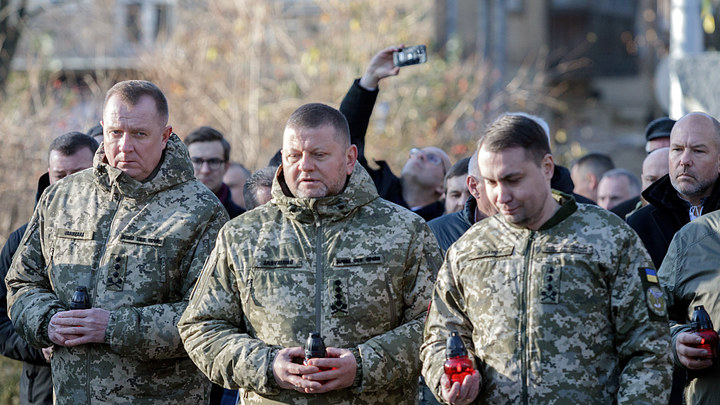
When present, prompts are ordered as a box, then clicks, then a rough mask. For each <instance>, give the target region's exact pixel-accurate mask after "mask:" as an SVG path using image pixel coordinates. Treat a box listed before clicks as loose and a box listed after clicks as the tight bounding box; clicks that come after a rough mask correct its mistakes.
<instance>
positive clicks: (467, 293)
mask: <svg viewBox="0 0 720 405" xmlns="http://www.w3.org/2000/svg"><path fill="white" fill-rule="evenodd" d="M553 194H554V197H555V199H556V200H557V201H558V202H559V203H561V207H560V209H559V210H558V211H557V212H556V213H555V215H554V216H553V217H552V218H550V220H548V221H547V222H546V223H545V224H543V225H542V227H541V228H540V229H539V230H537V231H533V230H530V229H527V228H521V227H517V226H513V225H511V224H510V223H508V222H507V221H506V220H505V218H504V217H503V216H502V215H495V216H493V217H490V218H486V219H484V220H482V221H480V222H478V223H476V224H474V225H473V226H472V227H471V228H470V229H469V230H468V231H467V232H466V233H465V234H464V235H463V236H462V237H460V239H458V241H457V242H456V243H455V244H454V245H453V246H451V247H450V248H449V249H448V252H447V255H446V259H445V263H444V264H443V267H442V268H441V269H440V273H439V274H438V280H437V283H436V285H435V291H434V294H433V301H432V306H431V308H430V311H429V314H428V320H427V324H426V326H425V340H424V344H423V347H422V353H421V357H422V360H423V375H424V376H425V379H426V381H427V383H428V386H429V387H430V388H431V389H432V390H433V392H435V393H438V394H437V395H439V383H440V377H441V375H442V373H443V362H444V361H445V339H446V338H447V336H448V334H449V331H451V330H457V331H458V332H459V333H460V335H461V336H462V338H463V340H464V342H465V344H466V345H467V346H468V351H469V352H470V353H471V354H472V355H471V357H472V358H473V359H474V361H475V362H476V364H477V369H478V371H479V372H480V376H481V389H480V394H479V395H478V398H477V400H476V403H487V404H541V403H542V404H545V403H566V402H567V401H569V400H570V399H572V402H573V403H583V404H586V403H587V404H610V403H616V404H658V405H659V404H665V403H667V395H668V394H669V387H670V363H669V357H668V352H669V336H668V333H667V323H666V319H667V316H666V312H665V306H664V301H663V294H662V292H661V291H660V289H659V288H658V284H657V281H656V278H655V282H654V283H651V282H650V280H652V279H653V277H650V276H649V273H647V272H648V271H650V272H652V274H654V271H652V266H651V265H650V263H651V262H650V258H649V257H648V254H647V252H646V251H645V249H644V248H643V246H642V243H641V242H640V240H639V238H638V237H637V235H636V234H635V233H634V232H633V231H632V229H630V228H629V227H628V226H627V225H626V224H625V223H624V222H623V221H622V220H621V219H620V218H618V217H617V216H615V215H614V214H612V213H610V212H608V211H605V210H603V209H601V208H599V207H597V206H592V205H586V204H577V206H576V204H575V202H574V201H573V200H572V198H571V197H570V196H567V195H565V194H562V193H559V192H553ZM646 269H648V270H646ZM646 297H647V298H646Z"/></svg>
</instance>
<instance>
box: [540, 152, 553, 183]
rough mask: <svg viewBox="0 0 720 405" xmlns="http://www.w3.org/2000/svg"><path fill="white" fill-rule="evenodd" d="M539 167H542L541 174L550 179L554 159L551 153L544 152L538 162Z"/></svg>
mask: <svg viewBox="0 0 720 405" xmlns="http://www.w3.org/2000/svg"><path fill="white" fill-rule="evenodd" d="M540 168H541V169H542V172H543V176H545V178H546V179H547V180H548V181H550V180H551V179H552V176H553V173H555V161H554V160H553V157H552V155H551V154H549V153H548V154H546V155H545V156H544V157H543V158H542V161H541V162H540Z"/></svg>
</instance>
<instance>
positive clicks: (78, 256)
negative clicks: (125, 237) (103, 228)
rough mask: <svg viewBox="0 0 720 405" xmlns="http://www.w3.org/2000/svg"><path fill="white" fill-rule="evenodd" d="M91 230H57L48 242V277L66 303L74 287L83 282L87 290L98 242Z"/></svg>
mask: <svg viewBox="0 0 720 405" xmlns="http://www.w3.org/2000/svg"><path fill="white" fill-rule="evenodd" d="M94 236H95V234H94V233H93V232H91V231H83V230H77V229H57V230H56V231H55V237H54V238H53V241H52V247H51V251H50V261H49V263H48V266H47V270H48V278H49V279H50V283H51V284H52V286H53V289H54V290H55V291H56V294H58V298H60V300H61V301H64V302H68V303H69V302H70V300H71V299H72V294H73V293H74V291H75V287H76V286H79V285H84V286H86V287H88V288H89V289H91V288H92V286H91V285H90V282H91V277H92V271H93V265H94V259H95V257H96V252H97V251H98V249H99V246H100V244H99V243H98V242H97V241H96V240H94V239H93V238H94Z"/></svg>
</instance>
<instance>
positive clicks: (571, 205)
mask: <svg viewBox="0 0 720 405" xmlns="http://www.w3.org/2000/svg"><path fill="white" fill-rule="evenodd" d="M552 196H553V199H554V200H555V201H557V203H558V204H560V208H558V210H557V211H555V213H554V214H553V216H551V217H550V219H548V220H547V221H545V223H543V224H542V225H541V226H540V228H538V231H546V230H548V229H551V228H554V227H555V226H557V225H558V224H559V223H561V222H562V221H564V220H566V219H567V218H568V217H569V216H570V215H572V214H573V213H574V212H575V211H577V208H578V206H577V203H576V202H575V197H573V196H572V195H569V194H565V193H563V192H562V191H557V190H555V189H553V190H552ZM492 218H497V219H498V220H500V221H502V222H503V223H505V224H506V225H507V226H508V227H510V228H512V229H516V230H518V231H520V232H526V233H531V232H533V231H532V230H531V229H529V228H526V227H524V226H518V225H515V224H511V223H510V222H508V221H507V220H505V218H504V217H503V216H502V215H495V216H493V217H492Z"/></svg>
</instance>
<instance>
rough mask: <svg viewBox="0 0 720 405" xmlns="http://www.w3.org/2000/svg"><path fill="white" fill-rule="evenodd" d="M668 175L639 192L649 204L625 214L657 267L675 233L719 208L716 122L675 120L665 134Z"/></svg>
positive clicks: (719, 127) (696, 117)
mask: <svg viewBox="0 0 720 405" xmlns="http://www.w3.org/2000/svg"><path fill="white" fill-rule="evenodd" d="M668 161H669V169H670V170H669V174H668V175H666V176H663V177H661V178H660V179H659V180H658V181H656V182H655V183H653V184H651V185H650V186H649V187H648V188H647V189H645V191H643V193H642V196H643V198H645V200H646V201H647V202H648V203H649V204H648V205H647V206H645V207H643V208H641V209H640V210H638V211H637V212H635V213H634V214H632V215H630V217H628V224H629V225H630V226H631V227H632V228H633V229H635V232H637V233H638V235H639V236H640V238H641V239H642V241H643V243H644V244H645V247H646V248H647V250H648V252H649V253H650V257H651V258H652V260H653V263H654V264H655V267H656V268H659V267H660V265H661V264H662V261H663V258H664V257H665V254H666V253H667V249H668V246H669V245H670V241H671V240H672V238H673V236H674V235H675V232H677V231H678V230H680V228H682V227H683V225H685V224H687V223H688V222H690V221H691V220H693V219H695V218H697V217H699V216H700V215H703V214H707V213H708V212H712V211H715V210H717V209H718V208H719V207H720V187H719V186H718V178H719V176H720V123H719V122H718V121H717V120H716V119H715V118H713V117H711V116H709V115H707V114H704V113H690V114H687V115H685V116H684V117H682V118H680V119H679V120H678V121H677V123H676V124H675V126H674V127H673V128H672V132H671V133H670V154H669V158H668Z"/></svg>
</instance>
